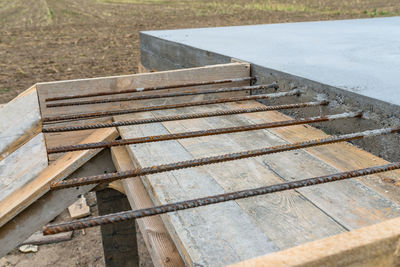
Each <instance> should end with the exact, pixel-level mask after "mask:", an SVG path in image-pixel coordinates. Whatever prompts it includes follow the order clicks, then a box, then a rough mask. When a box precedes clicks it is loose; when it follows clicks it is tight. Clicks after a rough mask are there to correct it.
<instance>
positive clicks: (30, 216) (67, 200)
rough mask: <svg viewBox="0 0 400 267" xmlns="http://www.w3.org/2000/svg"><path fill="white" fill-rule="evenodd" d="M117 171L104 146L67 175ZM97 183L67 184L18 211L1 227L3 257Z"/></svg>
mask: <svg viewBox="0 0 400 267" xmlns="http://www.w3.org/2000/svg"><path fill="white" fill-rule="evenodd" d="M113 171H115V169H114V165H113V164H112V161H111V157H110V153H109V150H103V151H101V152H100V153H98V154H97V155H95V156H94V157H92V158H91V159H90V160H88V161H87V162H86V163H85V164H84V165H83V166H82V167H80V168H79V169H77V170H75V171H73V173H72V174H70V175H69V176H68V177H70V178H75V177H82V176H88V175H95V174H99V173H104V172H113ZM94 187H95V185H87V186H80V187H78V188H68V189H65V190H57V191H49V192H47V193H45V194H44V195H43V196H42V197H40V198H38V199H37V200H36V201H35V202H33V203H32V204H31V205H30V206H29V207H27V208H26V209H24V210H23V211H21V212H20V213H18V215H16V216H15V217H14V218H13V219H12V220H10V221H8V222H7V223H6V224H4V225H3V226H1V227H0V244H1V246H0V257H3V256H4V255H6V254H7V253H8V252H10V251H11V250H13V249H14V248H15V247H17V246H18V245H19V244H20V243H22V242H24V241H25V240H26V239H27V238H28V237H30V236H31V235H32V234H33V233H34V232H36V231H38V230H41V228H42V226H43V225H45V224H47V223H49V222H50V221H51V220H53V219H54V218H55V217H56V216H57V215H59V214H60V213H61V212H63V211H64V210H65V209H66V208H67V207H68V206H69V205H71V204H72V203H74V202H75V201H76V199H77V198H78V197H79V196H80V195H82V194H85V193H86V192H88V191H90V190H91V189H92V188H94Z"/></svg>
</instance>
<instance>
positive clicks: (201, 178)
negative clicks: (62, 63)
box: [119, 113, 278, 266]
mask: <svg viewBox="0 0 400 267" xmlns="http://www.w3.org/2000/svg"><path fill="white" fill-rule="evenodd" d="M141 115H142V116H139V115H137V116H135V117H136V118H140V117H141V118H143V117H148V116H149V115H150V114H148V113H143V114H141ZM119 131H120V134H121V136H122V137H124V138H131V137H138V136H146V135H150V134H164V133H167V130H166V129H165V128H164V127H163V126H162V125H161V124H151V125H143V127H121V128H120V129H119ZM128 151H129V153H130V155H131V157H133V158H134V159H135V160H136V162H137V163H138V166H150V165H154V164H161V163H166V162H174V161H181V160H187V159H192V158H193V157H192V156H191V155H190V154H189V153H188V152H187V151H186V150H185V149H184V147H182V146H181V145H180V144H179V143H178V142H177V141H167V142H164V143H163V144H162V145H160V144H145V145H131V146H129V148H128ZM143 180H144V182H145V186H147V190H148V192H152V193H150V196H151V197H152V200H153V202H154V203H155V204H165V203H170V202H175V201H180V200H185V199H191V198H196V197H203V196H207V195H213V194H220V193H223V192H224V190H223V188H222V187H221V186H220V185H219V184H218V183H216V181H215V180H214V179H213V178H212V176H211V175H209V174H208V173H207V172H206V171H204V170H203V169H200V168H193V169H186V170H181V171H176V172H175V171H174V172H168V173H166V174H160V175H152V176H149V177H143ZM163 220H164V222H165V224H166V227H167V229H168V231H169V233H170V235H171V236H172V238H173V240H174V242H175V244H176V246H177V248H178V249H179V251H180V253H181V256H182V257H183V259H184V261H185V263H186V264H187V265H190V266H195V265H198V264H199V265H204V266H208V265H214V266H219V265H221V264H225V263H228V262H231V263H233V262H237V261H240V259H245V258H249V257H251V255H262V254H265V253H267V252H272V251H276V250H277V249H278V248H277V246H276V245H275V244H274V243H273V242H271V241H270V240H269V238H268V237H267V236H266V235H265V234H264V233H263V232H262V231H261V230H260V229H259V228H258V227H257V225H256V224H255V223H254V222H253V221H252V220H251V218H250V217H249V216H248V215H247V214H245V213H244V212H243V211H242V210H241V208H240V207H239V206H238V205H237V204H236V203H235V202H227V203H222V204H220V205H213V206H207V207H202V208H197V209H193V210H186V211H182V212H179V213H171V214H168V215H166V216H164V217H163Z"/></svg>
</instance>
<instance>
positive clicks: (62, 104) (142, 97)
mask: <svg viewBox="0 0 400 267" xmlns="http://www.w3.org/2000/svg"><path fill="white" fill-rule="evenodd" d="M270 88H274V89H275V90H276V89H278V88H279V87H278V85H277V84H265V85H254V86H241V87H232V88H219V89H214V90H207V91H204V90H194V91H192V92H178V93H171V94H153V95H139V96H126V97H116V98H108V99H94V100H83V101H75V102H72V101H71V102H59V103H51V104H46V107H48V108H54V107H65V106H78V105H93V104H103V103H111V102H126V101H134V100H146V99H157V98H169V97H178V96H191V95H206V94H218V93H226V92H240V91H248V90H257V89H270Z"/></svg>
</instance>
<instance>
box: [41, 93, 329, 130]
mask: <svg viewBox="0 0 400 267" xmlns="http://www.w3.org/2000/svg"><path fill="white" fill-rule="evenodd" d="M327 104H328V101H325V100H323V101H314V102H304V103H297V104H285V105H277V106H263V107H256V108H246V109H232V110H218V111H211V112H203V113H194V114H184V115H175V116H165V117H158V118H148V119H139V120H128V121H115V122H109V123H96V124H88V125H76V126H74V125H72V126H64V127H48V126H47V127H44V128H43V129H42V132H44V133H54V132H68V131H80V130H89V129H100V128H109V127H118V126H129V125H138V124H146V123H156V122H164V121H176V120H189V119H198V118H208V117H216V116H227V115H236V114H245V113H254V112H263V111H272V110H284V109H293V108H305V107H314V106H322V105H327Z"/></svg>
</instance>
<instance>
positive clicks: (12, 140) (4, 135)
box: [0, 86, 41, 160]
mask: <svg viewBox="0 0 400 267" xmlns="http://www.w3.org/2000/svg"><path fill="white" fill-rule="evenodd" d="M0 119H1V123H0V160H2V159H3V158H5V157H7V156H8V155H9V154H11V153H12V152H13V151H15V150H16V149H18V148H19V147H20V146H22V145H23V144H25V143H26V142H27V141H29V140H30V139H31V138H32V137H34V136H35V135H37V134H38V133H39V132H40V131H41V115H40V109H39V102H38V96H37V91H36V86H32V87H31V88H30V89H28V90H26V91H25V92H23V93H21V94H20V95H18V96H17V97H16V98H14V99H13V100H12V101H10V102H9V103H7V104H5V105H4V106H3V107H2V108H1V109H0Z"/></svg>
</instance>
